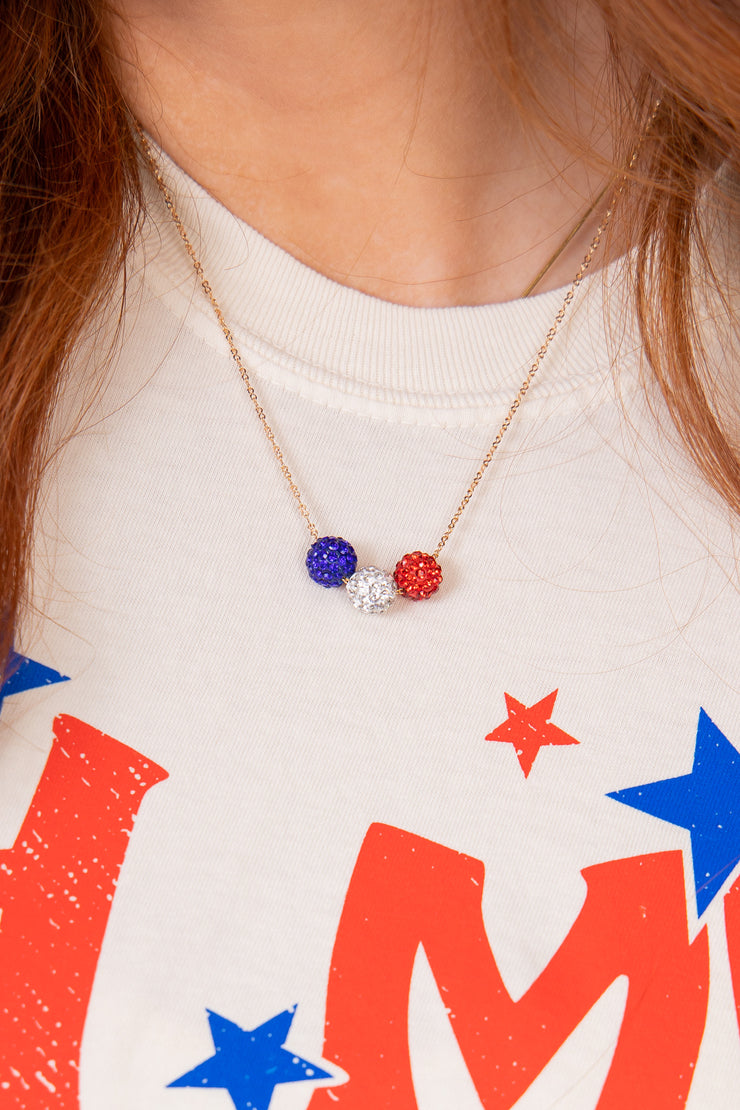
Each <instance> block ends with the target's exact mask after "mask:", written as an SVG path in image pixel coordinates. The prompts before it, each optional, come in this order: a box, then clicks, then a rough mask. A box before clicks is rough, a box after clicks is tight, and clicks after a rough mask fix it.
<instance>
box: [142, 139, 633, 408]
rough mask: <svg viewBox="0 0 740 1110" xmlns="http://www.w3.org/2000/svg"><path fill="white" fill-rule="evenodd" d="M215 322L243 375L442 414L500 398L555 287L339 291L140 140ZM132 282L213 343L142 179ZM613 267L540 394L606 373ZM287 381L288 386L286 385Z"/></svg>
mask: <svg viewBox="0 0 740 1110" xmlns="http://www.w3.org/2000/svg"><path fill="white" fill-rule="evenodd" d="M154 150H155V152H156V155H157V157H158V160H159V162H160V166H161V168H162V173H163V177H164V179H165V181H166V182H167V184H168V187H169V188H170V190H171V192H172V194H173V197H174V199H175V203H176V206H177V208H178V211H179V214H180V216H181V218H182V220H183V222H184V224H185V227H186V228H187V231H188V235H189V236H190V238H191V241H192V243H193V246H194V248H195V250H196V253H197V254H198V256H199V258H200V260H201V262H202V264H203V268H204V271H205V274H206V276H207V277H208V280H209V281H210V283H211V285H212V287H213V290H214V292H215V294H216V297H217V298H218V301H219V303H220V305H221V308H222V310H223V313H224V316H225V318H226V321H227V323H228V325H229V327H230V328H231V330H232V331H233V333H234V336H235V338H236V340H237V343H238V344H239V346H240V349H241V351H242V355H243V357H244V358H245V361H246V362H247V363H248V364H249V366H250V368H251V369H252V370H254V371H255V372H257V373H258V374H260V375H262V376H264V377H265V378H267V379H270V378H272V379H273V380H279V381H281V382H282V384H283V385H287V386H288V388H291V387H292V388H297V389H300V390H301V391H302V392H306V391H308V392H309V393H310V392H311V390H312V389H315V390H318V391H319V392H320V393H321V394H323V395H324V396H323V399H324V400H326V399H327V397H326V394H327V391H328V393H331V394H333V395H334V396H335V398H336V399H337V403H339V404H341V403H342V401H343V400H345V401H347V402H350V403H351V399H352V398H354V399H355V400H356V401H364V402H369V403H370V404H371V405H372V404H375V405H380V406H384V405H393V406H399V405H400V406H402V407H404V406H410V407H411V408H413V409H417V410H427V411H428V412H429V415H430V416H431V415H432V413H433V412H437V413H439V411H440V410H444V411H445V412H447V413H448V414H449V415H450V416H451V417H454V416H455V415H457V416H458V417H461V416H462V415H463V413H465V414H467V415H468V416H472V417H473V418H474V414H475V412H476V411H477V410H480V411H481V413H485V414H486V416H485V418H487V419H490V407H491V405H494V404H500V403H501V402H502V401H504V400H511V399H512V398H513V396H514V394H515V393H516V390H517V388H518V386H519V384H520V382H521V381H522V379H523V377H524V375H525V374H526V372H527V369H528V368H529V366H530V365H531V363H532V361H533V359H534V357H535V355H536V353H537V350H538V349H539V347H540V346H541V345H542V343H543V342H544V340H545V337H546V335H547V332H548V330H549V329H550V327H552V325H553V322H554V320H555V316H556V314H557V312H558V310H559V309H560V307H561V305H562V303H563V299H564V296H565V292H566V289H567V287H563V288H561V289H555V290H551V291H548V292H545V293H540V294H536V295H534V296H531V297H528V298H526V299H521V300H514V301H507V302H503V303H497V304H488V305H481V306H462V307H457V306H455V307H449V308H418V307H411V306H406V305H400V304H395V303H393V302H390V301H384V300H381V299H380V298H377V297H373V296H370V295H369V294H366V293H362V292H360V291H358V290H356V289H353V288H350V287H348V286H344V285H341V284H339V283H338V282H336V281H334V280H332V279H330V278H328V277H326V276H324V275H323V274H321V273H319V272H318V271H316V270H313V269H311V268H310V267H309V266H307V265H305V264H304V263H303V262H300V261H299V260H298V259H296V258H295V257H294V256H292V255H291V254H290V253H289V252H288V251H286V250H284V249H283V248H282V247H279V246H277V245H276V244H275V243H273V242H271V241H270V240H269V239H267V238H266V237H265V236H264V235H262V234H261V233H260V232H259V231H257V230H255V229H254V228H253V227H251V226H250V225H248V224H247V223H245V222H244V221H242V220H240V219H238V218H237V217H236V216H235V215H233V213H231V212H230V211H229V210H228V209H227V208H225V207H224V206H223V205H222V204H221V203H220V202H219V201H217V200H216V199H215V198H214V197H212V196H211V195H210V194H209V193H208V192H207V191H206V190H205V189H204V188H203V187H202V186H201V185H199V184H198V183H197V182H196V181H194V180H193V179H192V178H191V177H190V176H189V175H188V174H186V173H185V171H184V170H183V169H182V168H181V167H179V166H178V165H177V164H176V163H175V162H174V161H173V160H172V159H171V158H170V157H168V155H166V154H165V153H164V152H163V151H161V150H160V149H159V148H158V147H156V146H154ZM144 181H145V197H146V203H147V211H148V219H147V225H146V228H145V231H144V235H143V247H144V277H145V281H146V284H147V285H148V286H149V287H150V289H152V290H153V291H154V292H155V294H156V295H157V297H158V298H159V299H161V300H164V301H166V302H168V303H169V306H170V307H171V308H172V310H173V311H175V312H176V313H177V314H178V315H181V316H184V317H185V320H186V324H187V326H189V327H190V328H191V329H193V330H195V331H197V332H198V333H199V334H200V335H201V336H202V337H203V338H205V339H206V340H207V342H209V343H210V344H211V345H213V346H214V347H217V348H219V349H223V348H224V337H223V334H222V332H221V329H220V327H219V325H218V323H217V322H216V319H215V316H214V313H213V310H212V308H211V306H210V304H209V303H208V301H207V300H206V298H205V296H204V295H203V293H202V291H201V290H200V288H199V287H198V285H197V282H196V279H195V276H194V273H193V269H192V265H191V263H190V259H189V258H188V256H187V254H186V252H185V249H184V247H183V244H182V241H181V240H180V237H179V235H178V233H177V229H176V228H175V226H174V223H173V222H172V220H171V219H170V217H169V215H168V213H167V211H166V209H165V206H164V204H163V201H162V198H161V196H160V195H159V192H158V189H157V187H156V184H155V183H154V181H153V180H152V178H151V176H150V175H149V174H148V173H146V174H145V177H144ZM625 270H626V267H625V264H624V261H623V260H619V259H618V260H616V261H615V262H613V263H611V264H610V265H609V266H608V267H607V269H606V270H605V271H595V272H594V273H592V274H589V275H588V276H587V277H586V278H585V279H584V282H583V284H582V285H581V287H580V289H579V290H577V292H576V296H575V299H574V302H573V304H572V305H571V307H570V310H569V314H568V316H567V318H566V321H565V323H564V324H563V326H562V328H561V330H560V332H559V334H558V336H557V338H556V339H555V341H554V342H553V343H552V345H551V348H550V351H549V352H548V354H547V356H546V359H545V361H544V362H543V364H542V368H541V370H540V371H539V373H538V378H537V387H536V392H537V395H538V396H539V397H540V398H542V397H545V396H551V395H554V394H555V395H563V394H565V393H570V392H572V391H573V390H574V389H575V388H577V387H578V386H579V385H580V384H582V383H583V382H584V381H587V380H589V379H592V378H593V377H594V375H598V377H599V378H603V375H604V369H605V367H606V366H608V361H609V360H608V357H607V333H606V321H605V312H604V290H605V289H608V290H609V295H610V300H611V298H612V296H613V295H614V292H615V291H616V290H617V288H621V287H622V285H623V282H622V280H621V279H622V278H623V277H624V272H625ZM293 378H295V380H292V379H293Z"/></svg>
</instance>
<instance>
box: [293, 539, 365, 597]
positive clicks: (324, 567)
mask: <svg viewBox="0 0 740 1110" xmlns="http://www.w3.org/2000/svg"><path fill="white" fill-rule="evenodd" d="M306 566H307V567H308V573H309V575H310V576H311V578H313V580H314V582H318V584H319V585H320V586H341V585H342V583H343V582H344V580H345V578H349V577H350V575H352V574H354V572H355V567H356V566H357V556H356V554H355V549H354V547H353V546H352V544H351V543H347V541H346V540H343V539H342V538H341V536H322V537H321V539H320V540H316V542H315V543H312V544H311V546H310V547H309V549H308V554H307V555H306Z"/></svg>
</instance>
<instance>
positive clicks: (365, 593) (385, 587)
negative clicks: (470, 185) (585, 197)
mask: <svg viewBox="0 0 740 1110" xmlns="http://www.w3.org/2000/svg"><path fill="white" fill-rule="evenodd" d="M659 107H660V100H656V101H655V103H654V105H653V109H652V112H651V114H650V117H649V119H648V121H647V124H646V125H645V128H644V130H643V133H642V136H641V138H640V141H639V142H638V144H637V146H636V147H635V149H634V151H633V153H632V156H631V157H630V159H629V162H628V163H627V166H626V168H625V170H624V173H623V174H622V177H621V178H620V181H619V183H618V184H617V186H616V187H615V189H614V192H613V194H612V198H611V201H610V202H609V206H608V208H607V210H606V212H605V213H604V215H603V217H602V219H601V222H600V223H599V226H598V228H597V229H596V233H595V235H594V237H593V239H592V240H591V243H590V245H589V248H588V250H587V251H586V254H585V255H584V258H583V261H582V262H581V265H580V266H579V268H578V272H577V273H576V275H575V277H574V278H573V280H572V281H571V283H570V285H569V286H568V289H567V291H566V293H565V296H564V297H563V302H562V304H561V305H560V308H559V309H558V311H557V313H556V314H555V318H554V320H553V322H552V325H551V327H550V329H549V331H548V332H547V334H546V336H545V338H544V340H543V343H542V346H541V347H540V348H539V350H538V351H537V353H536V355H535V358H534V360H533V362H532V364H531V366H530V367H529V370H528V371H527V375H526V377H525V378H524V381H523V382H522V384H521V385H520V386H519V389H518V390H517V393H516V396H515V397H514V399H513V401H512V402H511V404H510V405H509V409H508V412H507V413H506V416H505V417H504V419H503V421H502V422H501V426H500V428H499V429H498V431H497V432H496V435H495V436H494V438H493V440H492V442H491V445H490V446H489V448H488V450H487V452H486V454H485V455H484V457H483V459H482V461H481V463H480V466H479V467H478V470H477V472H476V474H475V475H474V477H473V480H472V481H471V483H470V485H469V486H468V488H467V489H466V491H465V494H464V495H463V498H462V500H461V501H460V504H459V505H458V506H457V509H456V510H455V512H454V514H453V515H452V518H451V520H450V522H449V524H448V525H447V528H446V529H445V531H444V532H443V533H442V535H441V536H440V538H439V541H438V543H437V546H436V547H435V549H434V551H433V552H432V554H431V555H429V554H427V553H426V552H424V551H412V552H410V553H409V554H407V555H404V556H403V557H402V558H401V559H399V561H398V563H397V564H396V568H395V571H394V572H393V574H392V575H391V574H389V573H387V572H386V571H384V570H381V569H380V568H378V567H374V566H365V567H361V568H360V569H359V570H358V569H357V555H356V553H355V550H354V548H353V547H352V545H351V544H350V543H349V542H348V541H347V540H345V539H343V538H342V537H341V536H319V530H318V528H317V527H316V525H315V524H314V522H313V521H312V519H311V516H310V514H309V511H308V509H307V507H306V505H305V503H304V501H303V497H302V495H301V492H300V490H299V489H298V486H297V485H296V483H295V481H294V479H293V475H292V474H291V472H290V468H289V467H288V464H287V463H286V461H285V456H284V454H283V451H282V448H281V447H280V445H279V444H278V442H277V440H276V439H275V433H274V432H273V430H272V428H271V427H270V424H269V422H268V420H267V417H266V416H265V413H264V410H263V408H262V405H261V404H260V402H259V398H258V397H257V393H256V392H255V388H254V386H253V385H252V382H251V380H250V377H249V373H248V371H247V368H246V366H245V365H244V362H243V360H242V357H241V355H240V353H239V348H238V347H237V345H236V341H235V339H234V336H233V334H232V331H231V329H230V328H229V326H228V324H227V323H226V320H225V318H224V314H223V312H222V310H221V306H220V305H219V303H218V301H217V300H216V296H215V294H214V292H213V289H212V287H211V283H210V282H209V280H208V278H207V277H206V275H205V273H204V270H203V266H202V265H201V262H200V259H199V258H198V255H197V254H196V252H195V248H194V247H193V245H192V243H191V242H190V238H189V237H188V233H187V231H186V229H185V225H184V224H183V222H182V219H181V218H180V215H179V213H178V211H177V208H176V206H175V202H174V199H173V197H172V193H171V192H170V190H169V188H168V186H167V183H166V182H165V180H164V177H163V176H162V172H161V170H160V168H159V164H158V162H157V159H156V157H155V155H154V151H153V150H152V146H151V143H150V142H149V140H148V139H147V137H146V135H145V134H144V131H143V129H142V127H141V125H140V124H139V123H138V122H137V121H134V128H135V130H136V132H137V134H138V136H139V142H140V144H141V149H142V151H143V154H144V156H145V158H146V161H147V163H148V165H149V168H150V170H151V173H152V176H153V177H154V180H155V181H156V183H157V186H158V188H159V191H160V193H161V195H162V199H163V200H164V203H165V205H166V207H167V210H168V212H169V214H170V216H171V218H172V221H173V223H174V225H175V227H176V228H177V231H178V233H179V235H180V238H181V239H182V242H183V245H184V247H185V250H186V251H187V253H188V255H189V257H190V261H191V262H192V264H193V269H194V270H195V273H196V275H197V278H198V281H199V282H200V285H201V288H202V290H203V292H204V294H205V296H206V297H207V298H208V301H209V302H210V305H211V308H212V309H213V312H214V315H215V317H216V320H217V321H218V324H219V327H220V328H221V331H222V332H223V334H224V338H225V339H226V342H227V344H228V347H229V351H230V352H231V357H232V358H233V360H234V362H235V364H236V367H237V369H238V371H239V374H240V375H241V378H242V381H243V382H244V384H245V386H246V388H247V393H248V394H249V399H250V400H251V402H252V405H253V406H254V411H255V413H256V414H257V418H258V419H259V422H260V424H261V425H262V430H263V432H264V433H265V436H266V437H267V439H268V441H269V443H270V446H271V448H272V451H273V454H274V456H275V458H276V460H277V463H278V466H279V467H280V470H281V471H282V474H283V477H284V478H285V481H286V482H287V484H288V488H289V490H290V492H291V494H292V495H293V497H294V498H295V500H296V502H297V503H298V508H299V510H300V513H301V516H302V517H303V519H304V520H305V522H306V525H307V527H308V531H309V533H310V535H311V539H312V541H313V542H312V543H311V546H310V548H309V549H308V553H307V555H306V567H307V569H308V573H309V576H310V577H311V578H312V579H313V581H314V582H317V583H318V584H319V585H321V586H327V587H332V586H342V585H344V586H345V587H346V589H347V593H348V594H349V596H350V598H351V600H352V603H353V604H354V605H355V607H356V608H357V609H360V610H362V611H363V612H365V613H382V612H385V610H386V609H387V608H388V606H389V605H390V604H391V602H392V601H393V600H394V598H395V597H397V596H398V595H402V596H404V597H408V598H411V599H412V600H414V601H418V600H422V599H425V598H429V597H431V596H432V594H433V593H435V592H436V591H437V589H438V588H439V586H440V584H441V582H442V570H441V567H440V565H439V563H438V562H437V559H438V556H439V554H440V552H441V551H442V548H443V547H444V546H445V544H446V543H447V541H448V540H449V538H450V536H451V535H452V532H453V530H454V528H455V525H456V524H457V522H458V521H459V519H460V517H461V516H462V514H463V512H464V511H465V509H466V508H467V506H468V505H469V503H470V500H471V498H472V496H473V494H474V493H475V491H476V489H477V488H478V485H479V484H480V482H481V481H482V479H483V475H484V474H485V472H486V470H487V469H488V467H489V465H490V463H491V461H492V459H493V456H494V455H495V454H496V451H497V450H498V448H499V445H500V443H501V441H502V439H503V438H504V436H505V435H506V433H507V431H508V430H509V427H510V426H511V422H512V421H513V419H514V416H515V414H516V412H517V410H518V408H519V406H520V405H521V403H522V401H523V400H524V398H525V396H526V395H527V392H528V390H529V387H530V385H531V384H532V381H533V379H534V377H535V375H536V374H537V371H538V370H539V368H540V366H541V364H542V360H543V359H544V358H545V355H546V354H547V352H548V351H549V349H550V346H551V344H552V341H553V340H554V339H555V336H556V335H557V334H558V331H559V330H560V326H561V324H562V323H563V320H564V319H565V317H566V315H567V312H568V308H569V306H570V304H571V302H572V301H573V298H574V297H575V294H576V290H577V289H578V287H579V286H580V285H581V283H582V282H583V279H584V277H585V276H586V272H587V271H588V268H589V266H590V265H591V262H592V260H593V257H594V255H595V254H596V251H597V249H598V247H599V243H600V242H601V239H602V237H603V235H604V232H605V231H606V229H607V227H608V226H609V222H610V221H611V218H612V215H613V214H614V209H615V206H616V203H617V200H618V199H619V197H620V195H621V194H622V192H623V191H624V189H625V187H626V184H627V179H628V177H629V174H630V172H631V170H632V169H633V168H634V165H635V163H636V161H637V159H638V157H639V154H640V150H641V149H642V144H643V142H644V140H645V136H646V135H647V132H648V130H649V129H650V127H651V125H652V123H653V121H654V119H655V116H656V115H657V112H658V108H659ZM601 195H603V194H600V196H601ZM600 196H599V198H597V201H596V202H595V204H596V203H598V200H599V199H600ZM595 204H594V205H592V207H591V209H590V210H589V212H590V211H591V210H593V207H594V206H595ZM588 214H589V213H588V212H587V213H586V216H584V217H583V218H582V219H581V220H580V221H579V223H578V224H577V225H576V228H575V229H574V231H573V232H571V233H570V234H569V236H568V238H567V239H566V241H565V243H564V244H562V246H561V248H559V249H558V251H557V253H556V255H555V256H554V257H557V255H558V254H559V253H560V250H561V249H562V248H563V247H564V246H566V245H567V243H568V242H569V241H570V239H571V238H572V237H573V235H574V234H575V232H576V231H577V230H578V228H579V227H580V226H581V224H582V223H583V221H584V220H585V219H586V218H587V216H588ZM543 272H544V271H540V273H539V274H538V276H537V278H536V279H535V282H534V283H532V285H531V286H530V287H529V288H533V287H534V284H536V283H537V282H538V281H539V280H540V279H541V277H542V275H543Z"/></svg>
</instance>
